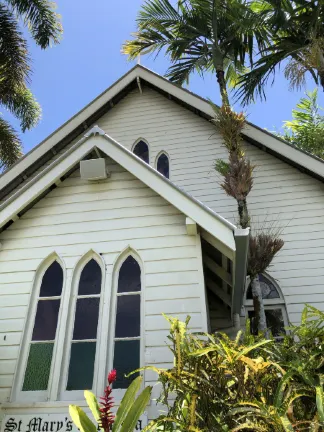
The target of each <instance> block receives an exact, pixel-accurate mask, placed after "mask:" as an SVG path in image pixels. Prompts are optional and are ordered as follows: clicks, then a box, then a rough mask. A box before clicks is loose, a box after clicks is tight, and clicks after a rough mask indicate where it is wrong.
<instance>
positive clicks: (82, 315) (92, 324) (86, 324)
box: [73, 297, 100, 340]
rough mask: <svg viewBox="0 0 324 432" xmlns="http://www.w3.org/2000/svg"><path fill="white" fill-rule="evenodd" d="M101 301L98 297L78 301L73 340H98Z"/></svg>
mask: <svg viewBox="0 0 324 432" xmlns="http://www.w3.org/2000/svg"><path fill="white" fill-rule="evenodd" d="M99 300H100V299H99V298H98V297H96V298H82V299H78V300H77V304H76V311H75V320H74V329H73V340H80V339H96V338H97V327H98V315H99Z"/></svg>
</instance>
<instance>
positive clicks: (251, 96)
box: [235, 51, 286, 106]
mask: <svg viewBox="0 0 324 432" xmlns="http://www.w3.org/2000/svg"><path fill="white" fill-rule="evenodd" d="M285 57H286V53H285V52H284V51H279V52H277V53H275V54H268V55H267V56H264V57H261V58H260V59H259V60H258V61H257V62H256V63H255V65H254V68H253V69H252V70H251V71H250V72H248V73H247V74H245V75H243V76H242V77H241V78H239V80H238V83H237V87H238V90H237V91H236V92H235V96H236V100H237V101H238V100H240V102H241V103H242V105H243V106H244V105H247V104H249V103H251V102H253V101H254V100H255V98H256V97H259V98H260V99H261V100H264V99H266V93H265V88H266V85H267V84H268V82H269V80H270V84H271V85H272V84H273V83H274V78H275V73H276V69H277V66H278V65H279V64H280V62H281V61H282V60H284V59H285Z"/></svg>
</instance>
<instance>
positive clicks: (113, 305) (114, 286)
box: [99, 248, 145, 402]
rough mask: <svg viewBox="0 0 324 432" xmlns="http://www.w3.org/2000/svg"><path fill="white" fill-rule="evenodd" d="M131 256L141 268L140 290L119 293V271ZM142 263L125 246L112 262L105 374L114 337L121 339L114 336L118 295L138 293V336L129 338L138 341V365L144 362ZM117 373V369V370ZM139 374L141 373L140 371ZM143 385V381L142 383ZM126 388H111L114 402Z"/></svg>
mask: <svg viewBox="0 0 324 432" xmlns="http://www.w3.org/2000/svg"><path fill="white" fill-rule="evenodd" d="M129 256H131V257H133V258H134V259H135V260H136V262H137V264H138V265H139V268H140V270H141V290H140V291H134V292H133V291H132V292H127V293H120V294H118V278H119V272H120V269H121V267H122V265H123V264H124V262H125V260H126V259H127V258H128V257H129ZM144 274H145V272H144V265H143V261H142V259H141V258H140V256H139V254H138V253H137V252H136V251H135V250H134V249H131V248H127V249H126V250H125V251H123V252H122V253H121V254H120V255H119V256H118V258H117V260H116V261H115V263H114V264H113V273H112V278H111V302H110V320H109V331H108V343H107V346H108V349H107V351H108V352H107V364H106V369H105V376H107V375H108V373H109V371H111V370H112V368H113V361H114V343H115V339H121V338H115V329H116V316H117V299H118V297H119V296H122V295H134V294H136V295H139V296H140V299H141V300H140V302H141V303H140V314H141V316H140V326H141V329H140V336H139V337H131V338H129V340H136V339H137V340H138V339H139V341H140V367H141V366H142V365H143V366H144V362H145V327H144V326H145V316H144V310H145V309H144V305H145V285H144ZM123 339H124V340H128V338H123ZM117 373H118V371H117ZM141 375H143V374H142V373H141ZM142 387H143V383H142ZM103 389H104V386H102V388H100V389H99V390H100V391H101V392H102V391H103ZM126 390H127V389H116V388H114V389H113V396H114V398H115V400H116V402H118V401H121V400H122V398H123V396H124V394H125V392H126Z"/></svg>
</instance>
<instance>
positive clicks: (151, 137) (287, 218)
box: [98, 87, 324, 323]
mask: <svg viewBox="0 0 324 432" xmlns="http://www.w3.org/2000/svg"><path fill="white" fill-rule="evenodd" d="M98 124H99V126H100V127H101V128H102V129H104V131H105V132H106V133H108V134H109V135H111V136H112V137H113V138H114V139H116V140H117V141H119V142H120V143H122V144H123V145H125V146H126V147H127V148H129V149H131V148H132V146H133V143H134V141H135V140H136V139H137V138H139V137H142V138H145V139H146V140H147V142H148V143H149V146H150V164H151V165H152V166H155V165H154V164H155V159H156V156H157V155H158V154H159V152H160V151H161V150H165V151H166V152H167V153H168V154H169V155H170V158H171V161H170V170H171V175H170V179H171V180H172V181H173V182H175V183H176V184H178V185H179V186H181V187H183V188H184V189H185V190H186V191H187V192H189V193H191V194H192V195H193V196H194V197H196V198H198V199H199V200H201V201H202V202H203V203H204V204H206V205H208V206H209V207H211V208H212V209H213V210H215V211H216V212H218V213H219V214H220V215H222V216H224V217H225V218H227V219H229V220H231V221H232V222H234V223H235V222H237V216H236V205H235V202H234V200H233V199H231V198H229V197H227V196H226V195H225V193H224V192H223V190H222V189H221V188H220V186H219V183H220V178H219V176H218V175H217V174H216V173H215V171H214V169H213V163H214V161H215V159H218V158H226V151H225V149H224V147H223V146H222V142H221V139H220V137H219V136H218V135H217V134H216V133H215V129H214V127H213V126H212V125H211V124H210V123H209V122H207V121H206V120H204V119H203V118H200V117H198V116H197V115H195V114H193V113H192V112H190V111H188V110H187V109H185V108H182V107H181V106H179V105H177V104H176V103H174V102H172V101H170V100H168V99H167V98H165V97H163V96H161V95H160V94H159V93H157V92H155V91H154V90H151V89H149V88H145V87H144V91H143V94H140V93H139V92H138V91H134V92H133V93H131V94H130V95H128V96H127V97H126V98H125V99H123V100H122V101H121V102H120V103H119V104H118V105H117V106H116V107H114V108H113V109H112V110H111V111H110V112H108V113H107V114H106V115H104V116H103V117H102V118H101V119H100V121H99V122H98ZM246 153H247V155H248V156H249V157H250V159H251V160H252V162H253V163H254V164H256V165H257V167H256V169H255V181H254V187H253V190H252V193H251V194H250V196H249V198H248V204H249V209H250V211H251V214H252V217H253V222H254V224H255V225H256V226H262V225H264V221H268V223H267V224H266V225H267V226H269V225H270V224H271V221H273V220H274V221H278V222H277V223H276V226H280V227H282V228H283V233H282V238H283V239H284V240H285V246H284V249H283V250H282V251H281V252H280V254H279V255H278V257H277V258H275V260H274V262H273V266H272V267H271V269H270V271H269V274H270V275H271V276H272V277H274V278H275V279H276V281H277V282H278V284H279V286H280V287H281V289H282V291H283V294H284V296H285V299H286V304H287V310H288V315H289V319H290V320H291V321H292V322H293V323H298V322H299V320H300V316H301V311H302V309H303V307H304V305H305V302H307V303H310V304H312V305H314V306H315V307H317V308H319V309H321V310H324V265H323V261H324V229H323V227H324V185H323V183H321V182H319V181H317V180H315V179H313V178H311V177H310V176H308V175H306V174H303V173H301V172H300V171H299V170H297V169H295V168H293V167H292V166H290V165H288V164H286V163H285V162H282V161H280V160H279V159H277V158H275V157H274V156H271V155H269V154H267V153H265V152H264V151H261V150H259V149H258V148H256V147H255V146H253V145H250V144H248V143H246ZM323 169H324V165H323Z"/></svg>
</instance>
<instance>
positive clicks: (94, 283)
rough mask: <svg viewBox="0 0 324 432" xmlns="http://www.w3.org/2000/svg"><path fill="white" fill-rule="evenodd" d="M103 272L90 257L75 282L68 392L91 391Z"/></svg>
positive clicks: (66, 387)
mask: <svg viewBox="0 0 324 432" xmlns="http://www.w3.org/2000/svg"><path fill="white" fill-rule="evenodd" d="M101 285H102V271H101V267H100V265H99V264H98V262H97V261H96V260H95V259H94V258H92V259H90V260H89V261H88V262H87V263H86V264H85V265H84V267H83V268H82V271H81V274H80V276H79V280H78V281H77V292H76V300H75V304H74V310H73V312H72V314H71V316H72V317H73V322H72V323H71V324H70V331H71V333H70V338H69V340H70V346H69V350H70V353H69V359H68V373H67V381H66V386H65V389H66V390H67V391H76V390H86V389H92V388H93V377H94V368H95V358H96V351H97V329H98V321H99V307H100V297H101Z"/></svg>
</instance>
